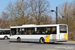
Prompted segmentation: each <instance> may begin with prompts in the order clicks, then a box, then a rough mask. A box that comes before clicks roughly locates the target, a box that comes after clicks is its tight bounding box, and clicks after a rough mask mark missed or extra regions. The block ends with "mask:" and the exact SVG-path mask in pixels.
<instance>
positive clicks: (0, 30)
mask: <svg viewBox="0 0 75 50" xmlns="http://www.w3.org/2000/svg"><path fill="white" fill-rule="evenodd" d="M2 30H10V29H0V31H2Z"/></svg>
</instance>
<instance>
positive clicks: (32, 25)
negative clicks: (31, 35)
mask: <svg viewBox="0 0 75 50" xmlns="http://www.w3.org/2000/svg"><path fill="white" fill-rule="evenodd" d="M58 25H66V24H47V25H35V24H29V25H22V26H12V27H10V28H31V27H49V26H51V27H54V26H58Z"/></svg>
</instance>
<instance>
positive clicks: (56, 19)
mask: <svg viewBox="0 0 75 50" xmlns="http://www.w3.org/2000/svg"><path fill="white" fill-rule="evenodd" d="M51 12H55V13H56V24H58V7H56V11H55V10H51Z"/></svg>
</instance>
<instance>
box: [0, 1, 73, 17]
mask: <svg viewBox="0 0 75 50" xmlns="http://www.w3.org/2000/svg"><path fill="white" fill-rule="evenodd" d="M15 1H16V0H0V16H1V13H2V11H5V8H6V7H7V5H8V4H9V3H10V2H12V3H14V2H15ZM48 1H49V3H50V8H51V9H53V10H55V9H56V6H59V5H60V4H62V3H65V2H66V0H48ZM72 1H73V0H67V2H72Z"/></svg>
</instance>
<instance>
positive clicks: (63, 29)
mask: <svg viewBox="0 0 75 50" xmlns="http://www.w3.org/2000/svg"><path fill="white" fill-rule="evenodd" d="M58 37H59V41H60V42H67V41H68V27H67V25H59V34H58Z"/></svg>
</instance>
